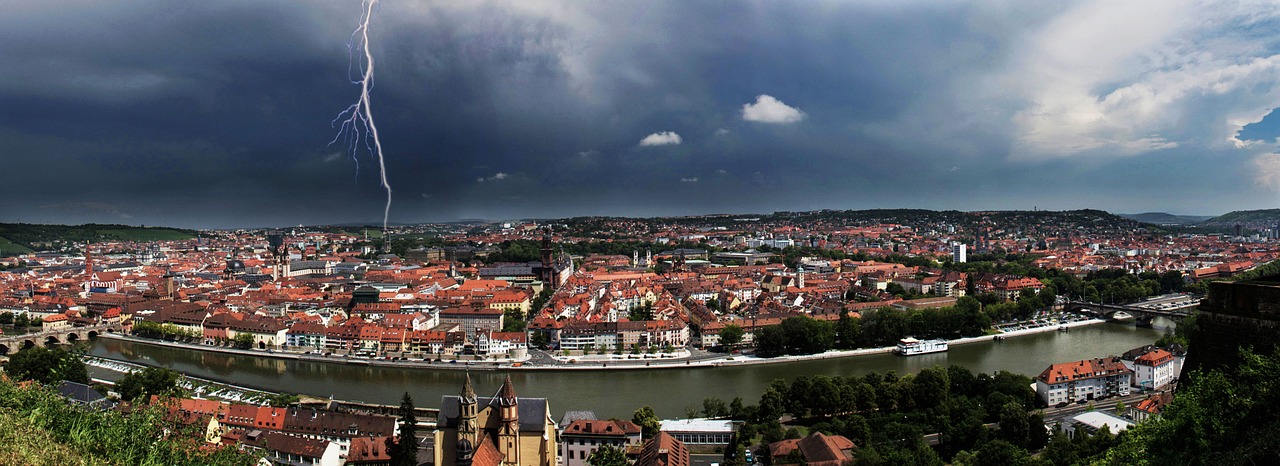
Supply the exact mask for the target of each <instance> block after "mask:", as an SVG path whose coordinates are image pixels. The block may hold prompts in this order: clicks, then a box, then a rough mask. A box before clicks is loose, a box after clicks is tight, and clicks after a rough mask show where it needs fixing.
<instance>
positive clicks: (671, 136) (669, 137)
mask: <svg viewBox="0 0 1280 466" xmlns="http://www.w3.org/2000/svg"><path fill="white" fill-rule="evenodd" d="M681 142H684V139H681V138H680V135H679V134H676V133H675V131H659V132H657V133H653V134H650V135H648V136H645V137H644V139H641V140H640V145H641V146H665V145H668V144H680V143H681Z"/></svg>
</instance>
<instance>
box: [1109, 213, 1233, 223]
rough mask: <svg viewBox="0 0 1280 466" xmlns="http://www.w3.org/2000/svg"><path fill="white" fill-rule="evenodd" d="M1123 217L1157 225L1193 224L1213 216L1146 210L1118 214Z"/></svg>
mask: <svg viewBox="0 0 1280 466" xmlns="http://www.w3.org/2000/svg"><path fill="white" fill-rule="evenodd" d="M1116 215H1119V216H1121V217H1124V218H1127V219H1130V220H1137V221H1139V222H1143V223H1154V224H1156V225H1191V224H1195V223H1200V222H1203V221H1205V220H1209V219H1211V218H1213V217H1212V216H1208V215H1174V214H1170V213H1165V212H1144V213H1141V214H1116Z"/></svg>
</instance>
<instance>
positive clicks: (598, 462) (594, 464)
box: [587, 445, 630, 466]
mask: <svg viewBox="0 0 1280 466" xmlns="http://www.w3.org/2000/svg"><path fill="white" fill-rule="evenodd" d="M587 464H589V465H591V466H627V465H628V464H630V463H629V462H628V461H627V454H626V452H624V451H622V448H619V447H615V446H613V445H604V446H601V447H600V448H596V450H595V451H593V452H591V455H589V456H587Z"/></svg>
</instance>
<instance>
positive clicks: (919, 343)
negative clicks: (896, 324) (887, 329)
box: [897, 337, 947, 356]
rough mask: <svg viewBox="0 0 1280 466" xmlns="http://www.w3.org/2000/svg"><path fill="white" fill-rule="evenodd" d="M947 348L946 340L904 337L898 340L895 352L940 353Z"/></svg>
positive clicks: (903, 353) (908, 354)
mask: <svg viewBox="0 0 1280 466" xmlns="http://www.w3.org/2000/svg"><path fill="white" fill-rule="evenodd" d="M946 350H947V340H917V339H915V338H911V337H906V338H903V339H901V340H898V349H897V352H898V354H900V355H903V356H914V355H917V354H929V353H941V352H944V351H946Z"/></svg>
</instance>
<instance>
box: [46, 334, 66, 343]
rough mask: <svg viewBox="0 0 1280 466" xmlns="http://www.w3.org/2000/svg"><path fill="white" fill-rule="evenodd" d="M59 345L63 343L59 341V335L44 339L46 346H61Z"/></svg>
mask: <svg viewBox="0 0 1280 466" xmlns="http://www.w3.org/2000/svg"><path fill="white" fill-rule="evenodd" d="M59 343H62V341H61V340H58V336H57V335H49V336H48V337H45V339H44V345H45V346H53V345H56V344H59Z"/></svg>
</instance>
